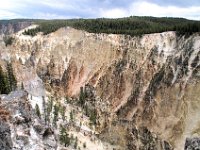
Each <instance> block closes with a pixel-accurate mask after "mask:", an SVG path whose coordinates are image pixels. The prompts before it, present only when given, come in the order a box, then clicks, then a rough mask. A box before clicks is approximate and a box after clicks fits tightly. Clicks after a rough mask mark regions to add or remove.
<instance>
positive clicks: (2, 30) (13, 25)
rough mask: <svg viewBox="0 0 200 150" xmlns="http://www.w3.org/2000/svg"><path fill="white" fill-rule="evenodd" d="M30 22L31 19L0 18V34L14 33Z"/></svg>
mask: <svg viewBox="0 0 200 150" xmlns="http://www.w3.org/2000/svg"><path fill="white" fill-rule="evenodd" d="M31 24H32V21H25V20H24V21H17V20H11V21H9V20H0V35H3V34H6V35H8V34H13V33H16V32H18V31H20V30H22V29H24V28H26V27H28V26H30V25H31Z"/></svg>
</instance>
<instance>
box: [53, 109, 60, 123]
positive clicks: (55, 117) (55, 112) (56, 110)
mask: <svg viewBox="0 0 200 150" xmlns="http://www.w3.org/2000/svg"><path fill="white" fill-rule="evenodd" d="M58 112H59V107H58V106H57V105H54V111H53V114H54V117H53V123H54V126H55V127H56V122H57V120H58Z"/></svg>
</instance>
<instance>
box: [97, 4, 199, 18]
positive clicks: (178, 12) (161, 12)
mask: <svg viewBox="0 0 200 150" xmlns="http://www.w3.org/2000/svg"><path fill="white" fill-rule="evenodd" d="M131 15H132V16H133V15H134V16H155V17H183V18H188V19H195V20H199V19H200V6H191V7H177V6H159V5H158V4H155V3H150V2H146V1H143V2H134V3H132V4H131V5H130V6H129V7H128V8H114V9H109V10H101V14H100V17H108V18H117V17H126V16H131Z"/></svg>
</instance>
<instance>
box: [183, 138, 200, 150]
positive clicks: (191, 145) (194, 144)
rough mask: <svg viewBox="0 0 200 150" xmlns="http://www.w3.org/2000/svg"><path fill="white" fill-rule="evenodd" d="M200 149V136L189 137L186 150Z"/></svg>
mask: <svg viewBox="0 0 200 150" xmlns="http://www.w3.org/2000/svg"><path fill="white" fill-rule="evenodd" d="M192 149H200V139H199V138H187V139H186V142H185V150H192Z"/></svg>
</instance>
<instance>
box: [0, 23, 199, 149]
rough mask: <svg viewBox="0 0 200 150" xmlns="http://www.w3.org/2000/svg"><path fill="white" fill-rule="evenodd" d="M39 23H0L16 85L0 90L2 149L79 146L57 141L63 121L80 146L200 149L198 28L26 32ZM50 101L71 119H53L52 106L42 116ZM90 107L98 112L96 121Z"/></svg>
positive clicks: (2, 47) (1, 52)
mask: <svg viewBox="0 0 200 150" xmlns="http://www.w3.org/2000/svg"><path fill="white" fill-rule="evenodd" d="M36 26H37V25H34V24H32V23H30V22H29V23H25V24H23V25H22V24H21V25H19V27H17V28H16V29H15V28H14V27H12V26H11V27H9V28H8V29H7V28H5V27H4V28H1V29H0V31H1V32H0V33H1V36H0V65H1V67H2V69H3V70H4V71H5V72H6V64H7V62H10V63H11V64H12V67H13V72H14V75H15V77H16V80H17V85H18V88H17V89H16V91H13V92H11V93H10V94H8V95H5V94H2V95H0V99H1V101H0V102H1V103H0V108H1V109H0V112H2V113H0V118H1V122H0V123H1V127H0V137H1V138H0V149H2V150H3V149H5V150H7V149H14V150H18V149H27V150H29V149H32V150H34V149H35V150H40V149H63V150H64V149H67V150H68V149H76V148H74V147H73V146H72V145H70V146H68V147H65V146H64V145H62V144H61V143H60V142H59V130H60V126H64V127H66V128H67V129H68V133H69V134H71V135H72V134H73V136H76V137H77V138H78V145H79V146H80V147H79V148H80V149H91V150H97V149H98V150H101V149H102V150H104V149H105V150H106V149H108V150H112V149H113V150H114V149H117V150H118V149H119V150H172V149H174V150H182V149H187V150H190V149H195V148H199V147H200V144H199V143H200V127H199V125H200V119H199V113H200V105H199V104H200V98H199V90H200V83H199V81H200V80H199V79H200V59H199V57H200V36H199V35H198V34H197V33H196V34H192V35H190V36H183V35H182V36H181V35H178V34H176V33H175V32H173V31H169V32H163V33H154V34H145V35H143V36H136V37H131V36H128V35H117V34H105V33H99V34H97V33H88V32H86V31H82V30H77V29H74V28H71V27H65V28H60V29H59V30H57V31H56V32H53V33H51V34H48V35H43V34H42V33H38V34H37V35H36V36H34V37H32V36H29V35H24V34H23V32H24V31H25V30H26V29H30V28H35V27H36ZM7 30H9V32H7ZM5 36H11V37H12V38H13V39H14V40H13V42H12V44H11V45H7V46H6V44H5V42H4V37H5ZM21 85H23V88H22V86H21ZM81 91H82V92H83V93H84V103H83V104H82V106H80V104H78V102H79V101H80V97H81V96H80V95H81ZM51 100H53V102H52V103H53V104H52V105H56V106H57V105H58V106H59V107H61V106H64V107H65V109H66V111H65V114H64V117H65V118H67V119H62V115H61V114H58V118H57V120H56V121H55V122H54V125H53V120H54V119H53V118H54V117H53V116H54V115H55V114H54V112H55V110H52V111H50V112H49V114H48V115H49V118H50V119H49V121H47V122H46V121H45V114H46V109H47V104H48V103H49V101H51ZM36 104H37V105H38V106H39V109H40V112H41V117H38V116H37V114H36V113H35V109H36V108H35V106H36ZM86 106H87V108H89V110H91V111H90V112H92V110H95V121H94V122H95V123H93V124H91V119H90V118H92V117H91V115H89V117H88V116H87V115H86V114H87V113H86V114H85V113H84V112H85V109H86ZM55 108H56V107H54V109H55ZM71 112H74V116H75V117H74V120H73V121H72V119H71V118H73V117H71ZM83 143H85V144H86V145H87V146H86V147H85V146H82V145H83ZM77 149H78V148H77Z"/></svg>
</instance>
